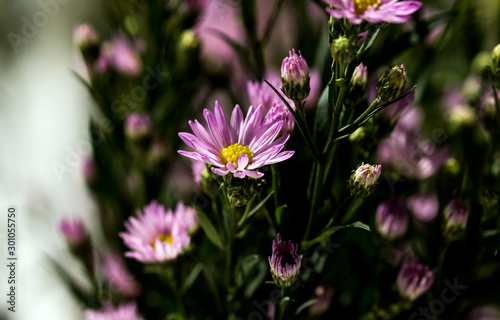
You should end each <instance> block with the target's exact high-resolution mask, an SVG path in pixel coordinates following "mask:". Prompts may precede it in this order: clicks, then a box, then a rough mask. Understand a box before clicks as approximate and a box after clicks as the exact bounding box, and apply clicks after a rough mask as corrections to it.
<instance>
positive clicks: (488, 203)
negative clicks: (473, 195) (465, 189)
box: [477, 187, 500, 208]
mask: <svg viewBox="0 0 500 320" xmlns="http://www.w3.org/2000/svg"><path fill="white" fill-rule="evenodd" d="M477 195H478V200H479V204H481V205H482V206H483V207H485V208H493V207H494V206H496V205H497V203H498V200H499V198H500V194H499V193H498V191H497V190H496V189H495V188H492V187H481V188H480V189H479V191H478V193H477Z"/></svg>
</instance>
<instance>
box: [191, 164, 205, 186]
mask: <svg viewBox="0 0 500 320" xmlns="http://www.w3.org/2000/svg"><path fill="white" fill-rule="evenodd" d="M206 168H207V165H206V164H205V162H203V161H198V160H193V161H191V171H192V173H193V179H194V182H196V184H197V185H199V184H200V183H201V177H202V174H203V171H205V169H206Z"/></svg>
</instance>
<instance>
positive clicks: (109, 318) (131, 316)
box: [85, 302, 141, 320]
mask: <svg viewBox="0 0 500 320" xmlns="http://www.w3.org/2000/svg"><path fill="white" fill-rule="evenodd" d="M85 320H141V317H140V316H139V315H138V314H137V304H136V303H135V302H129V303H125V304H121V305H119V306H118V308H116V309H114V308H113V306H112V305H111V304H107V305H105V306H104V308H102V310H99V311H97V310H91V309H87V310H86V311H85Z"/></svg>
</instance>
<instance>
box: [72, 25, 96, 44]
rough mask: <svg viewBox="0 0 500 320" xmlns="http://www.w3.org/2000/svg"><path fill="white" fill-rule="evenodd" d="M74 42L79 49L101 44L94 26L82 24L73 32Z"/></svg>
mask: <svg viewBox="0 0 500 320" xmlns="http://www.w3.org/2000/svg"><path fill="white" fill-rule="evenodd" d="M73 41H74V42H75V44H76V45H77V46H78V47H79V48H87V47H89V46H93V45H97V44H98V43H99V34H98V33H97V31H96V30H95V28H94V27H93V26H92V25H90V24H87V23H84V24H80V25H78V26H77V27H76V28H75V30H74V31H73Z"/></svg>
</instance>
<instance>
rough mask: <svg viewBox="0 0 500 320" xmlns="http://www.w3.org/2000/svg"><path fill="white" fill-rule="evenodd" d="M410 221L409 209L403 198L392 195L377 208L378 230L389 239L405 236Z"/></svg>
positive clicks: (376, 220)
mask: <svg viewBox="0 0 500 320" xmlns="http://www.w3.org/2000/svg"><path fill="white" fill-rule="evenodd" d="M409 221H410V219H409V214H408V210H407V209H406V207H405V204H404V201H403V200H401V199H398V198H396V197H392V198H390V199H389V200H387V201H385V202H382V203H381V204H380V205H379V206H378V208H377V213H376V218H375V224H376V227H377V230H378V232H379V233H380V234H381V235H382V236H383V237H384V238H386V239H388V240H394V239H396V238H399V237H401V236H403V235H404V234H405V233H406V230H407V229H408V224H409Z"/></svg>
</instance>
